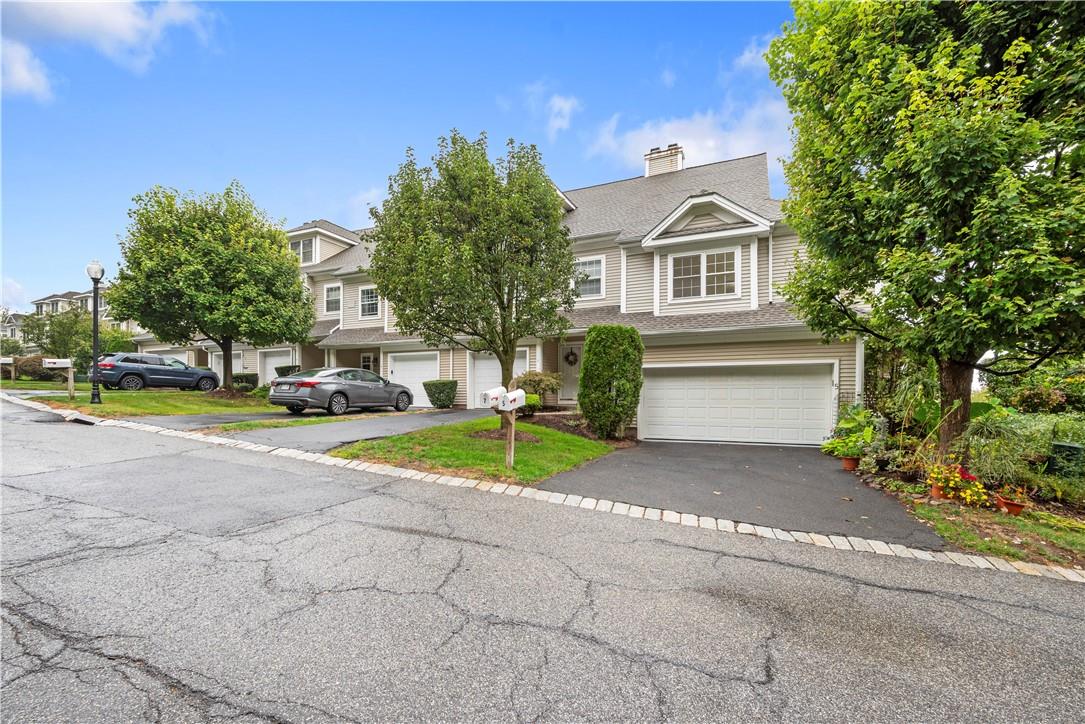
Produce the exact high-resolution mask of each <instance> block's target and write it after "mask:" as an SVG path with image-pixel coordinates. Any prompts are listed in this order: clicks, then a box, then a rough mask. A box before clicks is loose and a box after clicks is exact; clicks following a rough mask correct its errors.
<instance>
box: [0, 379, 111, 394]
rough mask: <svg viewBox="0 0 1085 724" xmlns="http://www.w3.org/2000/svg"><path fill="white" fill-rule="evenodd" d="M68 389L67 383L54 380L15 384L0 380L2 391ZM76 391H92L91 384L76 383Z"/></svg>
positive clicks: (21, 381) (17, 381) (19, 381)
mask: <svg viewBox="0 0 1085 724" xmlns="http://www.w3.org/2000/svg"><path fill="white" fill-rule="evenodd" d="M66 389H68V383H67V382H54V381H52V380H49V381H46V382H38V381H36V380H24V379H18V380H15V381H14V382H12V381H11V379H10V378H7V377H4V378H0V390H66ZM75 389H76V390H84V391H89V390H90V383H89V382H76V383H75Z"/></svg>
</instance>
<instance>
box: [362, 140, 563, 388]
mask: <svg viewBox="0 0 1085 724" xmlns="http://www.w3.org/2000/svg"><path fill="white" fill-rule="evenodd" d="M373 218H374V220H375V222H376V227H375V229H374V252H373V260H372V268H371V269H370V270H369V271H370V273H371V274H372V276H373V279H374V281H375V282H376V284H377V288H378V289H379V291H380V294H381V295H382V296H383V297H384V298H385V299H387V300H388V302H389V303H390V304H391V305H392V307H393V308H394V312H395V316H396V325H397V326H398V327H399V329H400V330H401V331H403V332H404V333H406V334H413V335H418V336H420V337H421V338H422V340H423V341H424V342H426V343H427V344H430V345H433V346H437V345H457V346H461V347H465V348H467V349H471V350H476V351H483V350H485V351H489V352H492V353H494V355H495V356H496V357H497V359H498V360H499V361H500V363H501V374H502V382H503V384H505V385H506V386H508V384H509V383H510V382H511V380H512V369H513V363H514V361H515V357H516V347H517V344H518V342H519V341H520V340H521V339H523V338H525V337H550V336H556V335H560V334H562V333H563V332H564V331H565V329H566V328H567V326H568V322H567V321H566V320H565V318H564V317H563V316H562V314H561V312H562V310H568V309H571V308H572V305H573V302H574V300H575V291H574V288H573V284H572V281H573V278H574V267H573V255H572V251H571V248H570V242H569V239H568V232H567V230H566V229H565V226H564V225H563V223H562V205H561V199H560V197H559V196H558V194H557V191H556V190H555V188H554V186H553V184H552V183H551V182H550V179H549V178H548V177H547V175H546V172H545V170H544V169H543V164H542V159H541V157H540V156H539V152H538V150H536V148H535V147H534V146H527V145H523V144H517V143H515V142H514V141H511V140H510V141H509V142H508V145H507V152H506V155H505V156H504V157H503V158H500V159H498V160H497V161H496V162H491V161H490V159H489V156H488V154H487V143H486V136H485V134H483V135H481V136H480V137H479V138H478V139H477V140H475V141H471V140H468V139H467V138H465V137H464V136H463V135H462V134H460V133H458V132H457V131H452V133H451V134H450V135H449V137H448V138H442V139H441V140H440V144H439V151H438V153H437V155H436V157H435V158H434V159H433V167H432V168H431V167H426V166H419V165H418V163H417V162H416V160H415V158H414V153H413V152H412V151H411V150H409V149H408V151H407V159H406V161H405V162H404V163H403V165H401V166H400V168H399V170H398V172H397V173H396V174H395V175H394V176H393V177H392V178H391V179H390V180H389V184H388V200H387V201H385V202H384V205H383V208H382V209H381V210H379V211H377V210H374V211H373Z"/></svg>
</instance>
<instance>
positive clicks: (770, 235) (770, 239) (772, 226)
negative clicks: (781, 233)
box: [769, 221, 776, 304]
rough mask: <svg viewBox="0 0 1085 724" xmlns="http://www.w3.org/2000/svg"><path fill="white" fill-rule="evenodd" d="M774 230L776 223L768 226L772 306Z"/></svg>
mask: <svg viewBox="0 0 1085 724" xmlns="http://www.w3.org/2000/svg"><path fill="white" fill-rule="evenodd" d="M775 229H776V222H775V221H774V222H772V223H771V224H769V304H772V288H773V279H772V232H773V231H774V230H775Z"/></svg>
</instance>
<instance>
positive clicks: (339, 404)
mask: <svg viewBox="0 0 1085 724" xmlns="http://www.w3.org/2000/svg"><path fill="white" fill-rule="evenodd" d="M349 404H350V403H348V402H347V396H346V395H344V394H343V393H341V392H336V393H335V394H334V395H332V396H331V399H329V400H328V414H329V415H342V414H343V413H344V412H346V411H347V407H349Z"/></svg>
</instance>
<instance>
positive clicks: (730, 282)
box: [670, 248, 742, 301]
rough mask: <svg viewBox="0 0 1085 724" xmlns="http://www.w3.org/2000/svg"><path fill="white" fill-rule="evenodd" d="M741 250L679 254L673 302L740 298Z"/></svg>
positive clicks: (673, 275) (673, 266) (673, 262)
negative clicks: (712, 298)
mask: <svg viewBox="0 0 1085 724" xmlns="http://www.w3.org/2000/svg"><path fill="white" fill-rule="evenodd" d="M738 265H739V252H738V249H737V248H735V249H722V250H719V251H703V252H698V253H696V254H676V255H674V256H672V257H671V296H670V298H671V301H685V300H691V299H705V298H707V297H737V296H739V295H740V294H741V291H742V290H741V288H740V286H739V279H738Z"/></svg>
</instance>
